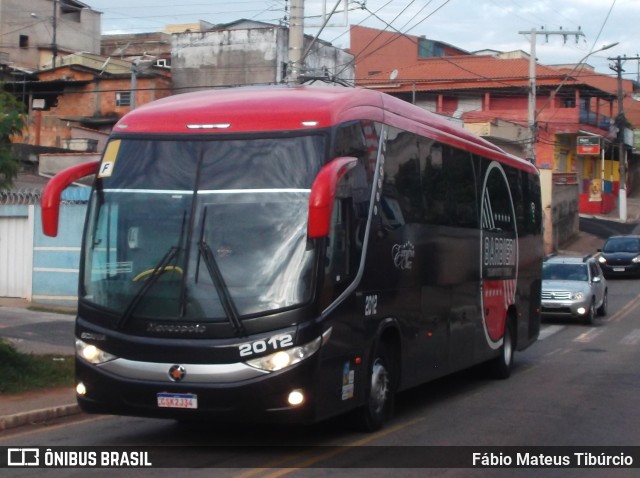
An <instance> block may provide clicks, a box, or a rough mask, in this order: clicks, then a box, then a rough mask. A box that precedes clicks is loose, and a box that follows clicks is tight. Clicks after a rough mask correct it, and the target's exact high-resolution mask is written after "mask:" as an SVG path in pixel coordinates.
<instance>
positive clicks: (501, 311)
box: [480, 161, 518, 349]
mask: <svg viewBox="0 0 640 478" xmlns="http://www.w3.org/2000/svg"><path fill="white" fill-rule="evenodd" d="M480 216H481V219H482V228H481V230H482V236H481V240H480V248H481V251H480V254H481V257H482V264H481V282H482V291H481V301H482V320H483V323H484V331H485V337H486V339H487V343H488V344H489V346H490V347H491V348H494V349H497V348H498V347H500V346H501V345H502V335H503V331H504V326H505V320H506V317H507V311H508V309H509V307H510V306H511V305H512V304H513V303H514V302H515V294H516V284H517V278H518V231H517V227H516V220H515V208H514V206H513V197H512V196H511V189H510V188H509V182H508V181H507V176H506V174H505V172H504V170H503V169H502V166H501V165H500V163H498V162H495V161H494V162H492V163H491V164H490V165H489V167H488V168H487V171H486V173H485V177H484V184H483V186H482V203H481V214H480Z"/></svg>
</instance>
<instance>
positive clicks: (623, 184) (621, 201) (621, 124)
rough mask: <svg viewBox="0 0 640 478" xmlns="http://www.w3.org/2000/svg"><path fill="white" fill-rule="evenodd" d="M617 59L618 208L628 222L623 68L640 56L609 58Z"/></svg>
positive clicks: (614, 69) (615, 65)
mask: <svg viewBox="0 0 640 478" xmlns="http://www.w3.org/2000/svg"><path fill="white" fill-rule="evenodd" d="M607 59H608V60H611V61H615V64H614V65H611V66H609V68H611V69H612V70H613V71H615V72H616V73H617V74H618V115H617V116H616V126H618V128H619V129H618V164H619V168H620V189H619V191H618V210H619V212H620V220H621V221H623V222H627V151H626V148H625V146H624V131H625V129H626V125H627V119H626V118H625V116H624V91H623V89H622V72H623V71H624V69H623V68H622V61H623V60H640V56H636V57H626V56H625V57H621V56H620V55H618V56H617V57H615V58H607Z"/></svg>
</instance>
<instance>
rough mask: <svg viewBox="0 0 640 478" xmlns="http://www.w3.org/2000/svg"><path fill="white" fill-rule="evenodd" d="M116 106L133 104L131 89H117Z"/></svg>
mask: <svg viewBox="0 0 640 478" xmlns="http://www.w3.org/2000/svg"><path fill="white" fill-rule="evenodd" d="M116 106H131V92H130V91H117V92H116Z"/></svg>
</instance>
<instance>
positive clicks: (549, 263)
mask: <svg viewBox="0 0 640 478" xmlns="http://www.w3.org/2000/svg"><path fill="white" fill-rule="evenodd" d="M607 305H608V289H607V280H606V279H605V277H604V274H603V273H602V269H601V268H600V266H599V265H598V262H597V261H596V260H595V259H594V258H593V257H592V256H586V257H573V256H553V257H550V258H548V259H547V260H545V262H544V264H543V266H542V316H543V317H549V316H556V317H574V318H578V319H582V321H583V322H584V323H586V324H591V323H593V319H594V317H595V316H596V314H597V315H600V316H603V315H606V313H607Z"/></svg>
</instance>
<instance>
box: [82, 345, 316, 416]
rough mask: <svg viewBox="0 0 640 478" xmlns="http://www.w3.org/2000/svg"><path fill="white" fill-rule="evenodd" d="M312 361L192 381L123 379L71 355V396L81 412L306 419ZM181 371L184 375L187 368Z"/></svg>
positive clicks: (309, 410)
mask: <svg viewBox="0 0 640 478" xmlns="http://www.w3.org/2000/svg"><path fill="white" fill-rule="evenodd" d="M316 360H317V359H316V357H310V358H309V359H307V360H305V361H303V362H301V363H299V364H296V365H294V366H292V367H290V368H289V369H286V370H281V371H278V372H272V373H266V374H262V375H260V376H258V377H254V378H250V379H246V380H242V381H237V382H231V383H229V382H225V383H220V382H218V383H211V382H209V383H207V382H206V381H204V380H203V379H200V381H198V382H196V383H194V382H187V381H185V382H173V381H170V380H165V381H159V380H145V379H142V378H136V377H134V378H132V377H126V378H123V377H122V376H119V375H116V374H114V373H112V372H111V371H107V370H106V369H103V368H101V367H100V366H96V365H93V364H90V363H88V362H86V361H84V360H82V359H79V358H77V357H76V381H77V384H78V386H77V387H76V390H77V391H78V393H77V399H78V404H79V405H80V408H81V409H82V410H83V411H85V412H87V413H99V414H112V415H130V416H144V417H157V418H172V419H178V420H190V419H196V418H197V419H200V418H208V419H212V420H216V421H223V422H248V421H251V422H267V423H268V422H276V421H277V422H279V423H283V422H284V423H311V422H314V421H315V420H316V417H315V406H314V396H315V391H314V382H313V380H312V377H314V375H315V372H314V370H315V367H316ZM186 369H187V373H188V369H189V366H186ZM167 372H168V373H169V371H167ZM178 376H179V373H176V377H178ZM298 402H299V403H298Z"/></svg>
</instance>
